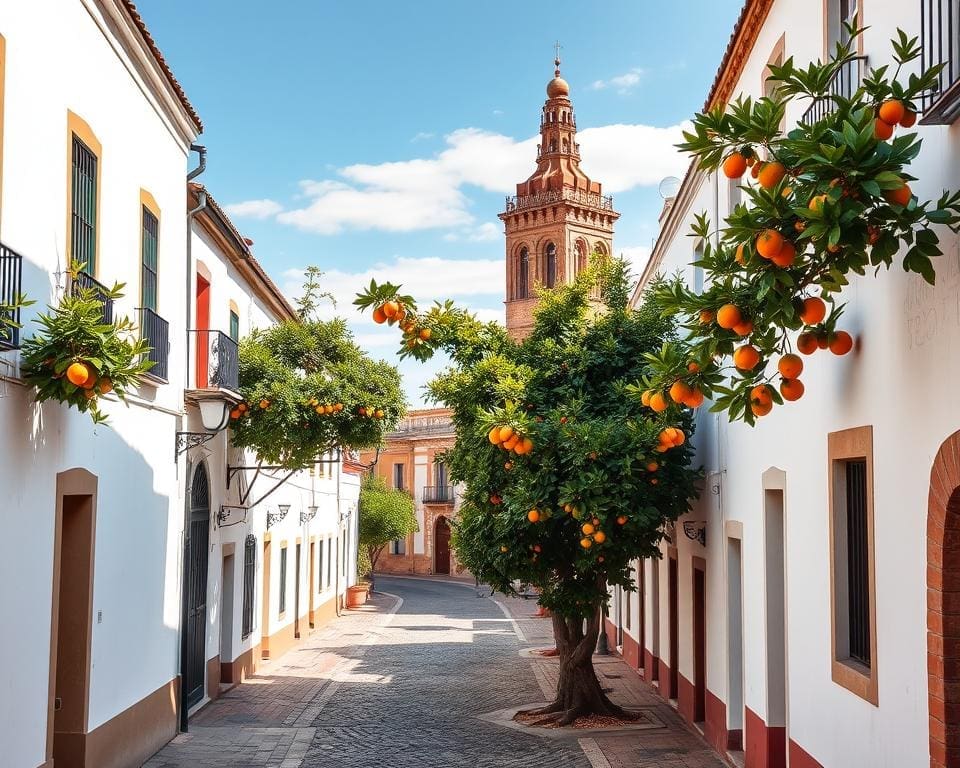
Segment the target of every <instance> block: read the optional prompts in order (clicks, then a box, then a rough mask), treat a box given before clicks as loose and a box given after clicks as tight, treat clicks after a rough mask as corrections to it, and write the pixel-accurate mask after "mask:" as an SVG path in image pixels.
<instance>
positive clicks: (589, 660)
mask: <svg viewBox="0 0 960 768" xmlns="http://www.w3.org/2000/svg"><path fill="white" fill-rule="evenodd" d="M602 615H603V614H602V612H601V610H600V608H599V607H598V608H597V610H596V611H595V613H594V614H593V616H592V617H591V618H590V619H589V620H587V622H586V629H584V626H583V625H584V621H583V620H582V619H571V618H564V617H563V616H559V615H557V614H553V616H552V618H553V634H554V638H555V639H556V641H557V649H558V650H559V651H560V677H559V679H558V681H557V695H556V698H555V699H554V700H553V702H552V703H551V704H549V705H547V706H546V707H543V708H542V709H539V710H533V711H531V712H530V714H541V715H545V716H546V717H545V718H544V720H542V721H540V722H545V721H549V720H555V721H556V722H557V724H558V725H569V724H570V723H572V722H573V721H574V720H576V719H577V718H578V717H584V716H587V715H608V716H611V717H619V718H623V719H633V715H632V713H630V712H627V711H625V710H623V709H621V708H620V707H618V706H617V705H616V704H614V703H613V702H612V701H610V699H608V698H607V695H606V694H605V693H604V692H603V689H602V688H601V687H600V681H599V680H597V675H596V672H595V671H594V669H593V651H594V649H595V648H596V646H597V637H598V636H599V634H600V621H601V616H602Z"/></svg>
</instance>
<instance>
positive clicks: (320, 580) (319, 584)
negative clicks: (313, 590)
mask: <svg viewBox="0 0 960 768" xmlns="http://www.w3.org/2000/svg"><path fill="white" fill-rule="evenodd" d="M317 551H318V552H319V553H320V562H319V563H317V592H323V539H320V546H319V547H317Z"/></svg>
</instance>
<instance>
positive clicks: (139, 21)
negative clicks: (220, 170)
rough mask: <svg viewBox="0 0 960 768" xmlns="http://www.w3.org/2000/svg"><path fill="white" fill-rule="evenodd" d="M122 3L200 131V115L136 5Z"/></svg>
mask: <svg viewBox="0 0 960 768" xmlns="http://www.w3.org/2000/svg"><path fill="white" fill-rule="evenodd" d="M123 5H124V7H126V9H127V13H129V14H130V18H131V19H132V20H133V23H134V24H135V25H136V27H137V29H139V30H140V34H141V35H142V36H143V40H144V42H145V43H146V44H147V47H149V48H150V51H151V52H152V53H153V57H154V58H155V59H156V60H157V64H159V65H160V69H161V71H162V72H163V74H164V76H165V77H166V78H167V82H169V83H170V87H171V88H173V90H174V92H175V93H176V94H177V98H178V99H179V100H180V103H181V104H182V105H183V108H184V109H185V110H186V111H187V114H189V115H190V119H191V120H192V121H193V124H194V125H195V126H196V128H197V132H198V133H202V132H203V122H202V121H201V120H200V115H198V114H197V110H195V109H194V108H193V104H191V103H190V100H189V99H188V98H187V94H186V93H185V92H184V90H183V86H181V85H180V83H179V82H178V81H177V78H176V77H174V74H173V70H171V69H170V65H169V64H167V60H166V59H165V58H164V57H163V54H162V53H161V52H160V49H159V48H158V47H157V43H156V41H154V39H153V35H151V34H150V30H148V29H147V25H146V23H145V22H144V20H143V17H142V16H141V15H140V11H138V10H137V6H136V5H134V4H133V0H123Z"/></svg>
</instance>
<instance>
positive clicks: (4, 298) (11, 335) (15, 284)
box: [0, 243, 23, 350]
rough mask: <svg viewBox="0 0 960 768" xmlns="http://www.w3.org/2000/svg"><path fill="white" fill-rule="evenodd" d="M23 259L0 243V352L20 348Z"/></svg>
mask: <svg viewBox="0 0 960 768" xmlns="http://www.w3.org/2000/svg"><path fill="white" fill-rule="evenodd" d="M22 279H23V257H22V256H21V255H20V254H19V253H17V252H16V251H13V250H11V249H9V248H7V246H5V245H4V244H3V243H0V350H4V349H17V348H18V347H19V346H20V328H19V327H18V326H19V325H20V308H19V307H17V306H15V305H16V304H17V301H18V300H19V298H20V291H21V288H20V286H21V281H22Z"/></svg>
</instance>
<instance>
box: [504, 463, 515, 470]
mask: <svg viewBox="0 0 960 768" xmlns="http://www.w3.org/2000/svg"><path fill="white" fill-rule="evenodd" d="M503 468H504V469H505V470H507V472H509V471H510V470H511V469H513V462H512V461H506V462H504V464H503Z"/></svg>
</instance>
